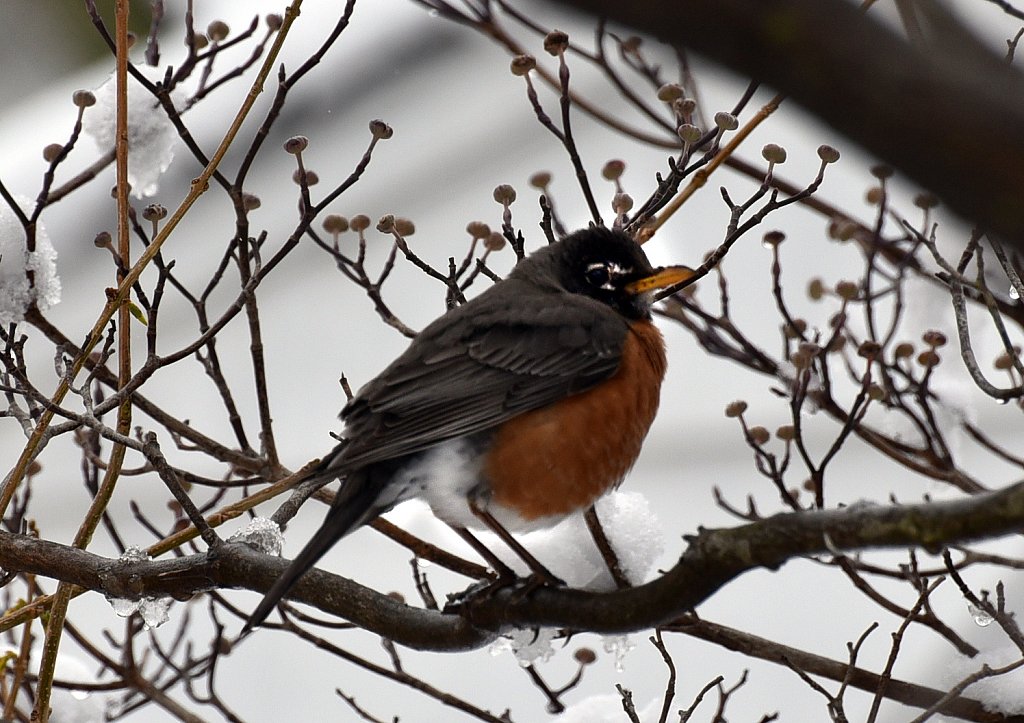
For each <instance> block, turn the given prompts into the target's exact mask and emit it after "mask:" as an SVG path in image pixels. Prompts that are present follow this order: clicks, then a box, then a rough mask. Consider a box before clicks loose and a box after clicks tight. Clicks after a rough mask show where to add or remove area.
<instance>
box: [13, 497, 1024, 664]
mask: <svg viewBox="0 0 1024 723" xmlns="http://www.w3.org/2000/svg"><path fill="white" fill-rule="evenodd" d="M1022 528H1024V483H1019V484H1017V485H1014V486H1012V487H1009V488H1007V489H1005V490H1000V491H998V492H990V493H986V494H978V495H973V496H971V497H968V498H965V499H963V500H957V501H953V502H941V503H930V504H920V505H886V506H881V505H880V506H873V505H866V506H863V507H857V508H846V509H841V510H828V511H810V512H797V513H786V514H779V515H775V516H773V517H769V518H767V519H764V520H761V521H758V522H754V523H751V524H748V525H742V526H740V527H734V528H728V529H718V530H701V531H700V532H699V533H698V534H697V535H696V536H694V537H692V538H690V547H689V548H688V549H687V550H686V552H685V553H684V554H683V556H682V558H681V559H680V560H679V562H678V563H677V564H676V565H675V566H674V567H673V568H672V569H671V570H669V571H668V572H667V573H666V574H665V575H663V576H662V577H660V578H658V579H657V580H654V581H652V582H650V583H647V584H646V585H642V586H640V587H637V588H633V589H630V590H620V591H616V592H611V593H590V592H584V591H582V590H563V589H547V588H541V589H538V590H536V591H534V592H533V593H531V594H530V595H529V596H526V597H523V596H522V595H521V594H518V592H517V591H516V590H514V589H513V590H506V591H501V592H498V593H495V594H493V595H490V596H487V597H485V598H484V599H480V600H474V601H472V602H470V603H466V604H464V605H462V606H461V609H460V612H461V613H462V616H463V617H459V616H456V615H451V614H447V615H446V614H442V613H436V612H432V611H426V610H419V609H415V608H411V607H408V606H406V605H404V604H401V603H398V602H396V601H395V600H392V599H390V598H388V597H386V596H384V595H381V594H379V593H376V592H374V591H372V590H370V589H368V588H365V587H363V586H361V585H359V584H357V583H355V582H352V581H351V580H347V579H345V578H343V577H340V576H337V575H332V574H330V573H326V572H323V571H321V570H314V571H312V572H310V573H308V574H306V575H305V576H304V577H303V578H302V579H301V580H300V581H299V584H298V585H297V586H296V587H295V589H294V590H293V592H292V595H291V597H292V598H293V599H295V600H298V601H300V602H304V603H308V604H310V605H314V606H316V607H318V608H320V609H321V610H324V611H326V612H329V613H332V614H335V615H338V616H340V617H343V618H345V619H347V620H349V621H351V622H352V623H354V624H356V625H359V626H361V627H364V628H366V629H367V630H371V631H373V632H375V633H378V634H380V635H383V636H385V637H387V638H389V639H391V640H393V641H395V642H396V643H399V644H401V645H405V646H408V647H412V648H417V649H430V650H446V651H455V650H463V649H467V648H473V647H479V646H481V645H484V644H485V643H487V642H488V641H489V640H491V639H492V638H493V635H492V634H490V633H486V632H484V630H499V629H501V628H502V627H503V626H508V625H519V626H531V625H550V626H558V627H565V628H569V629H573V630H590V631H595V632H602V633H619V632H630V631H634V630H642V629H647V628H651V627H655V626H658V625H661V624H664V623H668V622H670V621H673V620H676V619H678V618H679V617H680V616H681V615H682V614H684V613H685V612H687V611H689V610H692V609H693V608H694V607H696V606H697V605H699V604H700V603H701V602H703V601H704V600H706V599H707V598H709V597H710V596H711V595H713V594H714V593H715V592H716V591H717V590H719V589H720V588H721V587H723V586H724V585H726V584H727V583H728V582H729V581H731V580H733V579H735V578H736V577H738V576H739V575H741V574H743V573H744V572H747V571H749V570H752V569H755V568H759V567H765V568H769V569H777V568H778V567H780V566H781V565H782V564H783V563H784V562H786V561H787V560H790V559H792V558H795V557H802V556H806V555H815V554H829V553H832V552H835V551H836V550H837V549H838V550H843V551H852V550H866V549H877V548H884V547H903V546H908V547H914V546H922V547H924V548H926V549H929V550H938V549H940V548H941V547H943V546H946V545H954V544H962V543H966V542H970V541H972V540H979V539H990V538H994V537H999V536H1002V535H1006V534H1010V533H1013V532H1019V531H1020V530H1021V529H1022ZM286 565H287V562H286V561H285V560H283V559H281V558H277V557H269V556H266V555H260V554H259V553H256V552H254V551H253V550H252V549H251V548H249V547H247V546H246V545H242V544H224V545H221V546H220V547H218V548H217V549H216V550H212V551H208V552H206V553H204V554H199V555H191V556H188V557H181V558H176V559H173V560H166V561H165V560H158V561H153V562H142V563H132V564H126V563H121V562H117V561H112V560H108V559H106V558H102V557H99V556H97V555H93V554H91V553H88V552H84V551H82V550H75V549H72V548H69V547H66V546H64V545H59V544H57V543H53V542H48V541H45V540H36V539H33V538H30V537H26V536H21V535H13V534H0V566H2V567H3V568H4V569H6V570H15V571H19V572H32V573H36V574H39V575H46V576H48V577H53V578H57V579H59V580H62V581H65V582H71V583H74V584H77V585H80V586H82V587H85V588H89V589H92V590H99V591H102V592H105V593H106V594H108V595H111V596H113V597H126V598H131V597H139V596H142V595H160V594H164V595H173V596H174V597H177V598H182V597H187V596H188V595H190V594H194V593H197V592H202V591H203V590H209V589H212V588H214V587H239V588H247V589H250V590H257V591H265V590H267V589H269V587H270V586H271V584H272V583H273V582H274V580H276V578H277V576H278V575H279V574H280V573H281V572H282V571H283V570H284V568H285V566H286ZM2 623H3V621H2V620H0V627H2ZM470 623H472V624H473V625H475V626H476V627H477V629H476V630H474V629H473V627H471V625H470Z"/></svg>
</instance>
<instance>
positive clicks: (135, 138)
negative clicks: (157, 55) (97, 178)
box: [82, 66, 185, 198]
mask: <svg viewBox="0 0 1024 723" xmlns="http://www.w3.org/2000/svg"><path fill="white" fill-rule="evenodd" d="M138 69H139V70H140V71H141V72H142V74H143V75H146V76H147V77H149V76H152V77H151V78H150V80H154V81H157V80H159V79H160V78H161V77H162V72H160V71H159V70H158V69H156V68H149V67H146V66H138ZM95 95H96V105H95V106H93V107H92V108H89V109H88V110H86V112H85V115H84V117H83V119H82V126H83V128H84V130H85V132H86V133H88V134H89V135H91V136H92V137H93V139H94V140H95V141H96V145H97V146H98V147H99V149H100V151H101V152H103V153H106V152H108V151H110V150H112V149H113V148H114V142H115V139H116V138H115V136H116V134H115V128H116V126H115V120H116V118H117V83H116V80H115V78H114V76H113V75H111V76H110V78H108V79H107V81H106V82H105V83H104V84H103V85H101V86H100V87H99V88H97V89H96V91H95ZM184 100H185V96H184V93H182V92H181V90H180V89H175V90H174V91H172V92H171V102H172V103H174V107H175V108H177V109H179V110H180V109H181V108H182V107H184ZM177 143H178V132H177V131H176V130H175V128H174V124H173V123H171V121H170V119H168V117H167V114H166V113H165V112H164V110H163V108H162V107H161V106H160V103H159V102H157V99H156V98H154V97H153V95H152V94H151V93H150V92H149V91H147V90H146V89H145V88H144V87H142V85H141V84H140V83H139V82H138V81H137V80H135V79H134V78H133V77H132V76H131V75H129V76H128V183H130V184H131V186H132V195H134V196H135V197H136V198H144V197H147V196H153V195H155V194H156V193H157V190H158V185H157V182H158V181H159V179H160V176H161V175H162V174H163V173H164V172H165V171H166V170H167V169H168V168H169V167H170V165H171V161H172V160H174V149H175V146H176V145H177Z"/></svg>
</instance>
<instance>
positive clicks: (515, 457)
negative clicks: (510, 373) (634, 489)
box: [484, 321, 666, 520]
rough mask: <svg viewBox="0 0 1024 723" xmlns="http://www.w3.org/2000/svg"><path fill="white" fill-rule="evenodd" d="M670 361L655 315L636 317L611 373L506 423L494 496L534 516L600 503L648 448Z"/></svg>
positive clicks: (490, 468)
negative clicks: (601, 380) (583, 389)
mask: <svg viewBox="0 0 1024 723" xmlns="http://www.w3.org/2000/svg"><path fill="white" fill-rule="evenodd" d="M665 366H666V359H665V342H664V340H663V339H662V337H661V332H659V331H658V330H657V329H656V328H655V326H654V325H653V324H651V323H650V322H649V321H640V322H634V323H632V324H631V330H630V333H629V334H628V335H627V337H626V342H625V345H624V348H623V350H622V363H621V364H620V365H619V369H618V371H616V373H615V375H614V376H612V377H611V379H609V380H608V381H606V382H604V383H603V384H599V385H598V386H597V387H595V388H593V389H590V390H588V391H586V392H582V393H580V394H576V395H574V396H572V397H569V398H567V399H565V400H563V401H561V402H559V403H558V404H555V405H553V406H551V407H547V408H544V409H537V410H534V411H532V412H526V413H525V414H521V415H519V416H518V417H515V418H514V419H512V420H510V421H509V422H506V423H505V424H504V425H502V427H501V428H500V429H499V430H498V432H497V433H496V435H495V437H494V440H493V445H494V446H493V447H492V449H491V452H490V453H489V454H488V456H487V461H486V463H485V465H484V473H485V476H486V479H487V480H488V482H489V483H490V488H491V499H492V501H493V502H495V503H498V504H500V505H502V506H505V507H509V508H511V509H513V510H515V511H516V512H517V513H518V514H519V515H520V516H521V517H522V518H524V519H526V520H536V519H539V518H542V517H547V516H550V515H565V514H569V513H571V512H574V511H576V510H579V509H584V508H586V507H589V506H590V505H591V504H593V503H594V502H595V501H596V500H597V499H598V498H599V497H600V496H601V495H603V494H604V493H605V492H607V491H608V490H609V489H610V488H611V487H613V486H614V485H616V484H618V483H619V482H620V481H621V480H622V478H623V477H624V476H625V474H626V472H628V471H629V469H630V467H632V466H633V463H634V462H635V461H636V458H637V456H638V455H639V454H640V447H641V445H642V444H643V440H644V437H645V436H647V430H648V429H649V428H650V426H651V422H653V421H654V415H655V414H656V413H657V411H658V399H659V394H660V391H661V381H662V379H663V378H664V376H665Z"/></svg>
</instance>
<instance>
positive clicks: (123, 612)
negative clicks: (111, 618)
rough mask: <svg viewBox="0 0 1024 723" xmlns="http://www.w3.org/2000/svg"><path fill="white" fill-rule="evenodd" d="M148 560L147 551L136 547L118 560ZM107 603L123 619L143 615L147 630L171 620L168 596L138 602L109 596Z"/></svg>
mask: <svg viewBox="0 0 1024 723" xmlns="http://www.w3.org/2000/svg"><path fill="white" fill-rule="evenodd" d="M148 559H149V555H148V554H146V551H145V550H143V549H142V548H140V547H136V546H134V545H132V546H131V547H129V548H127V549H126V550H125V551H124V552H123V553H121V556H120V557H119V558H118V560H119V561H121V562H127V563H132V562H145V561H146V560H148ZM107 602H109V603H110V606H111V607H112V608H113V609H114V612H115V613H116V614H117V615H119V616H120V617H122V618H126V617H128V616H129V615H131V614H132V613H138V614H139V615H141V616H142V620H143V622H144V623H145V624H146V628H147V629H149V628H158V627H160V626H161V625H163V624H164V623H166V622H167V621H168V620H170V617H171V616H170V609H171V598H170V597H167V596H154V595H150V596H146V597H143V598H140V599H138V600H129V599H126V598H115V597H111V596H110V595H107Z"/></svg>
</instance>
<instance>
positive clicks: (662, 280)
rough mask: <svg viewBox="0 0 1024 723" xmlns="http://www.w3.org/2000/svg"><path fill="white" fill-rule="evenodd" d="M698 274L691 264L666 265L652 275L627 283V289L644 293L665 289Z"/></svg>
mask: <svg viewBox="0 0 1024 723" xmlns="http://www.w3.org/2000/svg"><path fill="white" fill-rule="evenodd" d="M696 274H697V272H696V271H694V270H693V269H691V268H690V267H689V266H666V267H664V268H661V269H658V270H657V271H655V272H654V273H653V274H651V275H650V276H645V277H644V278H642V279H637V280H636V281H631V282H630V283H628V284H626V291H627V292H629V293H630V294H643V293H646V292H648V291H653V290H654V289H664V288H665V287H668V286H674V285H675V284H679V283H682V282H683V281H686V280H687V279H692V278H693V277H694V276H695V275H696Z"/></svg>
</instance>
